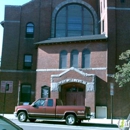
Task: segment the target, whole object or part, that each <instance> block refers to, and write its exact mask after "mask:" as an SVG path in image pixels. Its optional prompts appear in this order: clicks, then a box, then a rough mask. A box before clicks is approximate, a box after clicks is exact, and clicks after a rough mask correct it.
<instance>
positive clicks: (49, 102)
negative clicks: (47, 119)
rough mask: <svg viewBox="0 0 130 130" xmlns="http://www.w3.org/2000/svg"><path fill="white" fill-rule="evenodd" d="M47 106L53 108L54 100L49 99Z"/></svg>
mask: <svg viewBox="0 0 130 130" xmlns="http://www.w3.org/2000/svg"><path fill="white" fill-rule="evenodd" d="M47 106H48V107H52V106H53V99H48V103H47Z"/></svg>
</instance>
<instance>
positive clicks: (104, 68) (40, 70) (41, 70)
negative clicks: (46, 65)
mask: <svg viewBox="0 0 130 130" xmlns="http://www.w3.org/2000/svg"><path fill="white" fill-rule="evenodd" d="M78 69H79V71H80V70H107V67H101V68H78ZM66 70H68V68H67V69H36V71H37V72H46V71H66Z"/></svg>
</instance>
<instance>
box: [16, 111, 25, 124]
mask: <svg viewBox="0 0 130 130" xmlns="http://www.w3.org/2000/svg"><path fill="white" fill-rule="evenodd" d="M18 120H19V121H20V122H26V121H27V114H26V112H23V111H22V112H20V113H19V114H18Z"/></svg>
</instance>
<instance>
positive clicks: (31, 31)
mask: <svg viewBox="0 0 130 130" xmlns="http://www.w3.org/2000/svg"><path fill="white" fill-rule="evenodd" d="M33 35H34V25H33V24H32V23H28V24H27V25H26V37H27V38H33Z"/></svg>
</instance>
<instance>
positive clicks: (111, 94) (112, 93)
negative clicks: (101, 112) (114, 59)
mask: <svg viewBox="0 0 130 130" xmlns="http://www.w3.org/2000/svg"><path fill="white" fill-rule="evenodd" d="M110 96H111V124H113V96H114V83H110Z"/></svg>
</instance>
